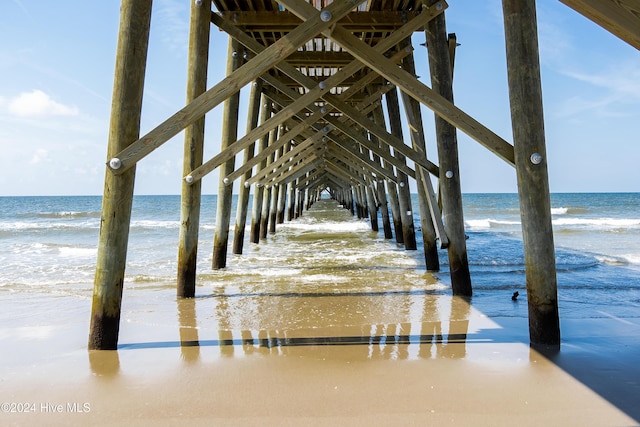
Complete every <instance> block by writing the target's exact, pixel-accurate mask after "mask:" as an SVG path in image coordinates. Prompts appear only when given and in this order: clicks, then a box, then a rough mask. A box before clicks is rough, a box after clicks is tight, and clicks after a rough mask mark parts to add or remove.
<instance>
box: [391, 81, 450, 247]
mask: <svg viewBox="0 0 640 427" xmlns="http://www.w3.org/2000/svg"><path fill="white" fill-rule="evenodd" d="M385 101H386V103H387V114H388V115H389V127H390V128H391V133H392V134H393V135H394V136H396V137H398V138H400V139H402V121H401V118H400V105H399V102H398V92H397V90H391V91H389V92H387V93H386V94H385ZM395 157H397V158H398V159H399V160H401V161H403V162H405V161H406V158H405V156H404V155H402V154H400V153H398V152H395ZM397 176H398V187H399V188H398V203H399V204H400V213H401V215H402V216H401V221H402V234H403V236H404V237H403V241H404V248H405V249H406V250H416V249H418V243H417V241H416V231H415V227H414V225H413V208H412V204H411V192H410V190H409V179H408V177H407V175H406V174H405V173H404V172H401V171H397ZM422 233H423V236H424V233H425V230H422ZM433 236H434V237H433V242H434V247H435V232H434V233H433ZM437 249H438V248H437V247H435V250H436V254H437V253H438V252H437ZM426 251H427V246H426V245H425V252H426ZM425 256H426V254H425Z"/></svg>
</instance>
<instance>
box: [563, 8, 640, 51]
mask: <svg viewBox="0 0 640 427" xmlns="http://www.w3.org/2000/svg"><path fill="white" fill-rule="evenodd" d="M560 1H561V2H562V3H564V4H566V5H567V6H569V7H570V8H572V9H573V10H575V11H576V12H579V13H581V14H582V15H584V16H586V17H587V18H589V19H590V20H592V21H593V22H595V23H596V24H598V25H600V26H601V27H603V28H604V29H606V30H607V31H609V32H610V33H612V34H614V35H615V36H616V37H619V38H620V39H622V40H624V41H625V42H627V43H629V44H630V45H631V46H633V47H635V48H636V49H639V50H640V0H560Z"/></svg>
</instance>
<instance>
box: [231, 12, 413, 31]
mask: <svg viewBox="0 0 640 427" xmlns="http://www.w3.org/2000/svg"><path fill="white" fill-rule="evenodd" d="M417 13H418V12H416V11H411V10H410V11H392V10H388V11H370V12H351V13H349V14H348V15H346V16H345V17H343V18H342V19H340V21H338V22H339V23H340V25H343V26H344V27H345V28H346V29H348V30H350V31H355V32H360V31H362V32H383V31H393V30H395V29H397V28H399V27H401V26H402V25H404V24H405V23H406V22H407V21H408V20H409V19H412V18H414V17H415V15H417ZM219 15H220V16H222V17H224V18H225V19H227V20H229V21H230V22H232V23H233V24H234V25H236V26H238V27H241V28H242V29H243V31H247V32H287V31H291V30H293V29H294V28H295V27H297V26H298V25H300V23H301V22H302V21H301V20H300V18H298V17H297V16H296V15H294V14H293V13H291V12H288V11H273V12H272V11H222V12H220V13H219Z"/></svg>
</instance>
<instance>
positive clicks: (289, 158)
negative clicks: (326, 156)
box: [246, 135, 324, 185]
mask: <svg viewBox="0 0 640 427" xmlns="http://www.w3.org/2000/svg"><path fill="white" fill-rule="evenodd" d="M321 138H322V135H315V136H314V137H313V138H310V139H308V140H306V141H305V142H303V143H302V144H300V145H298V146H296V147H295V148H294V149H293V150H292V151H290V152H288V153H287V154H286V155H285V156H282V157H281V158H279V159H278V160H276V161H275V162H273V163H271V164H269V168H264V169H262V170H261V171H260V172H257V173H256V174H255V175H254V176H252V177H251V178H249V179H248V180H247V181H246V183H247V184H248V185H251V184H262V185H265V184H268V183H269V181H271V180H272V179H273V178H274V177H276V176H277V175H278V173H281V172H282V171H283V170H282V169H281V167H283V166H285V167H290V166H291V164H290V163H292V162H297V161H299V160H300V157H304V156H305V155H309V154H311V153H315V154H317V153H316V152H318V151H320V150H324V148H322V147H317V146H315V144H316V143H317V142H318V141H319V140H320V139H321Z"/></svg>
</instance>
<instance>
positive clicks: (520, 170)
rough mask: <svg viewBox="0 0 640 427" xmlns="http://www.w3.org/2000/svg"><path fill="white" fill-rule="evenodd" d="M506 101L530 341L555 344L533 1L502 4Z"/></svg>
mask: <svg viewBox="0 0 640 427" xmlns="http://www.w3.org/2000/svg"><path fill="white" fill-rule="evenodd" d="M502 8H503V13H504V26H505V39H506V50H507V70H508V77H509V98H510V102H511V120H512V128H513V141H514V151H515V164H516V174H517V177H518V196H519V199H520V216H521V218H522V238H523V241H524V262H525V269H526V282H527V300H528V304H529V338H530V340H531V344H532V345H551V346H558V345H560V320H559V314H558V289H557V287H558V286H557V278H556V264H555V250H554V245H553V229H552V225H551V202H550V198H549V178H548V173H547V157H546V147H545V136H544V115H543V110H542V88H541V81H540V59H539V56H538V29H537V18H536V2H535V0H503V1H502Z"/></svg>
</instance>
